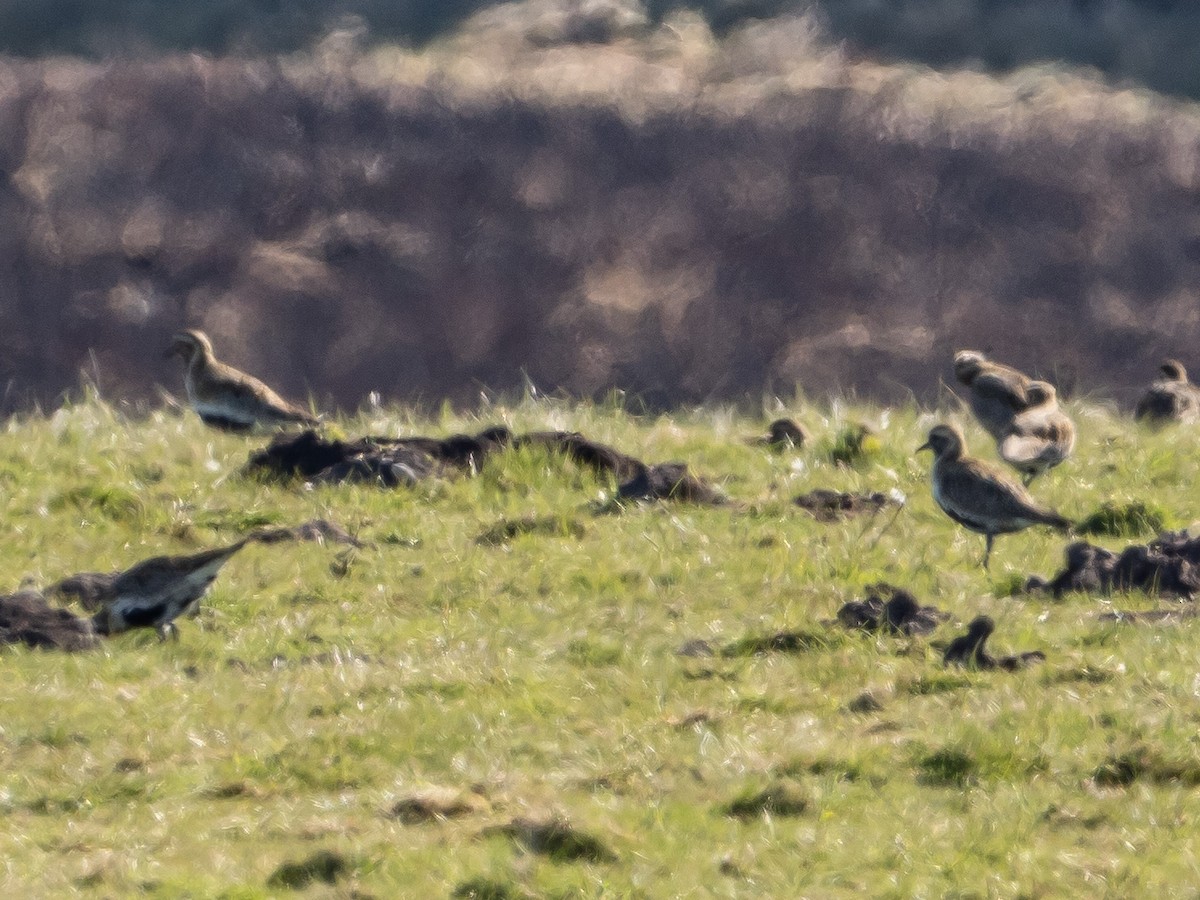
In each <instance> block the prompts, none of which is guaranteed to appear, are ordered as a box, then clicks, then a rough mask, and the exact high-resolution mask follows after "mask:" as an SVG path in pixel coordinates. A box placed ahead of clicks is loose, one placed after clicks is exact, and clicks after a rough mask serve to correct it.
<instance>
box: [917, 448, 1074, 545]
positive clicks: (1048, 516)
mask: <svg viewBox="0 0 1200 900" xmlns="http://www.w3.org/2000/svg"><path fill="white" fill-rule="evenodd" d="M917 450H918V451H921V450H932V451H933V454H934V460H933V477H932V479H931V480H932V484H933V499H934V500H935V501H937V505H938V506H940V507H941V508H942V511H943V512H945V513H946V515H948V516H949V517H950V518H951V519H953V520H954V521H955V522H957V523H958V524H960V525H962V526H963V527H965V528H969V529H970V530H971V531H974V532H977V533H979V534H982V535H984V537H986V538H987V548H986V550H985V551H984V554H983V567H984V568H985V569H986V568H987V567H988V562H989V560H990V559H991V555H992V541H993V540H994V539H995V537H996V535H998V534H1009V533H1011V532H1014V531H1020V530H1022V529H1024V528H1028V527H1029V526H1031V525H1050V526H1051V527H1054V528H1062V529H1066V528H1069V527H1070V526H1071V523H1070V521H1069V520H1067V519H1065V518H1063V517H1062V516H1060V515H1059V514H1058V513H1056V512H1054V510H1052V509H1048V508H1047V507H1044V506H1042V505H1041V504H1039V503H1038V502H1037V501H1036V500H1034V499H1033V496H1032V495H1031V494H1030V493H1029V491H1027V490H1026V489H1025V488H1024V487H1022V486H1021V485H1020V484H1018V483H1017V482H1016V481H1014V480H1013V479H1011V478H1010V477H1009V476H1008V475H1006V474H1005V473H1003V472H1001V471H1000V470H999V469H995V468H993V467H992V466H989V465H988V464H987V463H985V462H982V461H981V460H978V459H973V458H972V457H970V456H967V455H966V441H965V440H964V438H963V434H962V432H961V431H960V430H959V429H958V428H957V427H955V426H954V425H935V426H934V427H933V428H932V429H931V430H930V432H929V438H928V440H926V442H925V443H924V444H922V445H921V446H920V447H918V448H917Z"/></svg>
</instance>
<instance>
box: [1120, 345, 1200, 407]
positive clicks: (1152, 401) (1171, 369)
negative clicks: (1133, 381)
mask: <svg viewBox="0 0 1200 900" xmlns="http://www.w3.org/2000/svg"><path fill="white" fill-rule="evenodd" d="M1160 370H1161V371H1162V377H1161V378H1158V379H1156V380H1155V381H1154V383H1153V384H1151V385H1150V387H1149V388H1148V389H1147V391H1146V393H1145V395H1144V396H1143V397H1142V399H1141V400H1139V401H1138V405H1137V410H1136V411H1135V413H1134V415H1135V416H1136V417H1137V418H1138V419H1148V420H1150V421H1151V422H1159V423H1165V422H1185V423H1188V422H1195V421H1197V420H1198V419H1200V387H1197V386H1196V385H1194V384H1192V383H1191V382H1190V381H1188V376H1187V369H1185V368H1184V367H1183V363H1181V362H1179V360H1177V359H1168V360H1166V361H1165V362H1164V363H1163V364H1162V366H1161V369H1160Z"/></svg>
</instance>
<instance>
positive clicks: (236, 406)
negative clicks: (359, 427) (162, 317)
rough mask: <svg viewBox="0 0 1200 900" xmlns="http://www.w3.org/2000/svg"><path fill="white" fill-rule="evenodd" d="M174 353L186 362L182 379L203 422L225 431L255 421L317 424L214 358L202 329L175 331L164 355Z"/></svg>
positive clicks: (246, 428) (245, 427)
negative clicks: (185, 369)
mask: <svg viewBox="0 0 1200 900" xmlns="http://www.w3.org/2000/svg"><path fill="white" fill-rule="evenodd" d="M175 354H179V355H180V356H182V357H183V359H184V362H185V363H186V364H187V371H186V373H185V374H184V379H183V383H184V386H185V387H186V388H187V395H188V402H190V403H191V405H192V409H194V410H195V411H196V412H197V414H199V416H200V418H201V419H202V420H203V421H204V423H205V424H206V425H211V426H213V427H214V428H220V429H222V430H225V431H249V430H250V429H251V428H253V427H254V426H256V425H265V426H272V425H283V424H285V423H288V422H302V423H304V424H305V425H316V424H317V420H316V419H315V418H314V417H313V416H312V415H310V414H309V413H307V412H306V411H304V410H303V409H301V408H300V407H298V406H294V405H293V404H291V403H288V402H287V401H286V400H284V399H283V398H282V397H280V396H279V395H278V394H276V393H275V392H274V391H273V390H271V389H270V388H269V387H267V386H266V385H265V384H263V383H262V382H261V381H259V380H258V379H257V378H255V377H254V376H252V375H247V374H246V373H245V372H239V371H238V370H237V369H235V368H233V366H228V365H226V364H225V363H223V362H221V361H220V360H218V359H217V358H216V356H215V355H214V354H213V347H212V341H210V340H209V339H208V335H206V334H205V333H204V332H203V331H196V330H194V329H189V330H187V331H180V332H178V333H177V334H176V335H175V336H174V337H173V338H172V339H171V346H170V347H169V348H168V350H167V356H173V355H175Z"/></svg>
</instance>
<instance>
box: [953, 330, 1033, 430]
mask: <svg viewBox="0 0 1200 900" xmlns="http://www.w3.org/2000/svg"><path fill="white" fill-rule="evenodd" d="M954 377H955V378H957V379H958V380H959V381H960V382H962V383H963V384H965V385H966V386H967V387H968V388H969V389H970V392H971V399H970V406H971V412H972V413H974V415H975V418H976V419H978V420H979V424H980V425H982V426H983V427H984V428H985V429H986V430H987V432H988V434H990V435H991V436H992V437H993V438H995V439H996V440H1000V438H1001V437H1002V436H1003V434H1004V432H1005V430H1006V429H1007V428H1008V426H1009V425H1010V424H1011V422H1012V419H1013V416H1015V415H1016V414H1017V413H1018V412H1020V411H1021V410H1023V409H1024V408H1025V407H1026V406H1027V405H1028V403H1029V399H1028V397H1027V396H1026V391H1027V390H1028V389H1029V383H1030V379H1029V376H1027V375H1026V374H1025V373H1024V372H1020V371H1018V370H1016V369H1014V368H1012V367H1011V366H1004V365H1001V364H1000V363H994V362H991V361H990V360H989V359H988V358H987V357H986V356H984V355H983V354H982V353H980V352H978V351H976V350H959V351H958V352H957V353H955V354H954Z"/></svg>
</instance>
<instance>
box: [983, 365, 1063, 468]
mask: <svg viewBox="0 0 1200 900" xmlns="http://www.w3.org/2000/svg"><path fill="white" fill-rule="evenodd" d="M1025 397H1026V400H1027V401H1028V406H1026V407H1025V409H1023V410H1021V412H1019V413H1017V414H1016V415H1015V416H1013V419H1012V422H1011V423H1010V424H1009V426H1008V429H1007V431H1005V433H1004V435H1003V436H1002V437H1001V438H1000V439H999V441H998V442H997V449H998V450H999V451H1000V458H1001V459H1003V460H1004V461H1005V462H1006V463H1008V464H1009V465H1010V466H1012V467H1013V468H1014V469H1016V470H1017V471H1018V472H1020V473H1021V474H1022V475H1024V476H1025V486H1026V487H1028V486H1029V484H1030V482H1032V481H1033V479H1035V478H1036V477H1037V476H1038V475H1040V474H1042V473H1043V472H1045V471H1047V470H1048V469H1052V468H1054V467H1055V466H1057V465H1058V464H1059V463H1061V462H1063V461H1064V460H1065V459H1067V458H1068V457H1069V456H1070V455H1071V452H1072V451H1073V450H1074V449H1075V423H1074V422H1072V421H1071V419H1070V417H1069V416H1067V414H1066V413H1064V412H1063V411H1062V410H1061V409H1060V408H1059V406H1058V394H1057V392H1056V391H1055V390H1054V385H1052V384H1049V383H1048V382H1045V381H1031V382H1030V383H1029V386H1028V388H1027V389H1026V391H1025Z"/></svg>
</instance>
